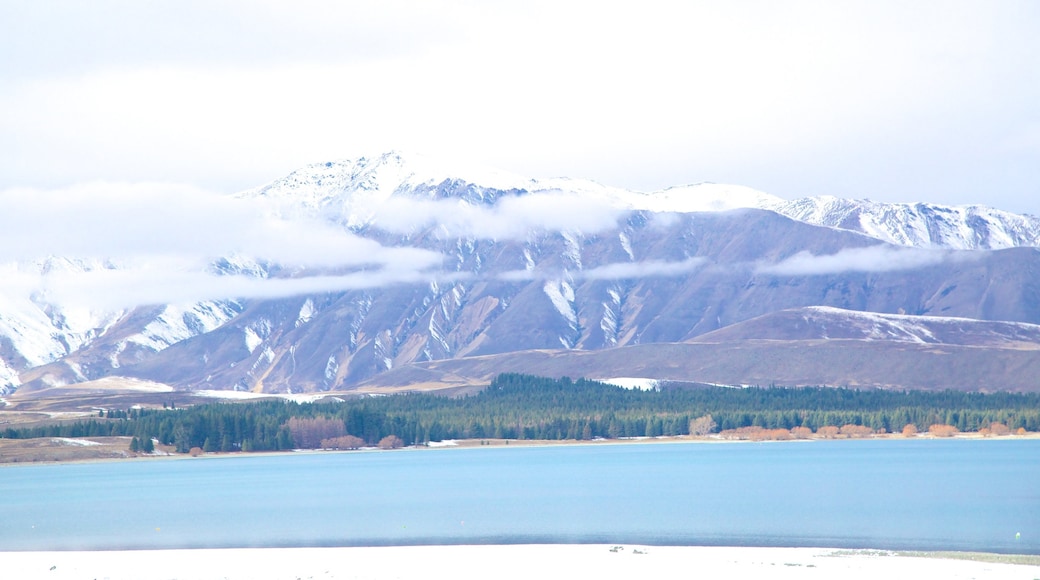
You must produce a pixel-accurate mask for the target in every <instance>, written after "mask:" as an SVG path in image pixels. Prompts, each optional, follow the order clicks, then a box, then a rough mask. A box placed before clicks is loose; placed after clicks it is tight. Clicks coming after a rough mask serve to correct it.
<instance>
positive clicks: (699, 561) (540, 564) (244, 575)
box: [0, 544, 1040, 580]
mask: <svg viewBox="0 0 1040 580" xmlns="http://www.w3.org/2000/svg"><path fill="white" fill-rule="evenodd" d="M0 559H2V561H3V566H4V570H5V571H9V572H17V576H18V578H21V579H23V580H35V579H44V578H46V579H64V578H108V579H109V580H124V579H126V580H129V579H136V580H152V579H154V580H160V579H162V580H202V579H204V578H205V579H209V578H223V579H226V580H238V579H250V580H281V579H296V578H309V579H313V580H339V579H346V578H365V579H371V580H376V579H383V578H419V577H422V578H452V579H460V580H465V579H469V578H472V579H478V578H479V579H481V580H483V579H485V578H503V579H511V578H516V579H524V580H528V579H530V578H555V577H578V578H582V577H594V578H599V579H604V580H609V579H613V578H617V579H626V580H628V579H630V578H633V577H647V576H649V577H664V576H665V575H680V576H682V577H686V576H693V577H754V578H765V579H787V578H842V579H843V580H868V579H869V580H874V579H876V578H920V577H938V578H947V579H954V580H960V579H964V580H967V579H969V578H974V579H1007V580H1012V579H1013V580H1018V579H1022V580H1030V579H1034V578H1037V577H1040V556H1015V555H1004V554H988V553H971V552H894V551H886V550H846V549H836V548H744V547H700V546H642V545H632V544H626V545H609V544H527V545H451V546H392V547H351V548H244V549H196V550H138V551H96V552H88V551H70V552H0Z"/></svg>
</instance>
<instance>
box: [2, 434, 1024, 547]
mask: <svg viewBox="0 0 1040 580" xmlns="http://www.w3.org/2000/svg"><path fill="white" fill-rule="evenodd" d="M1016 533H1017V534H1019V536H1018V538H1017V539H1016ZM586 542H603V543H612V542H616V543H642V544H675V545H738V546H835V547H857V548H883V549H949V550H985V551H998V552H1016V553H1030V554H1037V553H1040V441H1035V440H1033V441H1024V440H1017V441H1016V440H1010V441H1008V440H1002V441H969V440H951V441H935V440H930V441H899V440H895V441H832V442H831V441H813V442H792V443H758V444H755V443H750V444H728V445H727V444H720V445H700V444H674V445H657V444H648V445H601V446H572V447H538V448H535V447H524V448H518V447H514V448H502V447H496V448H476V449H454V450H420V451H410V450H403V451H396V452H372V453H368V452H356V453H341V454H332V453H300V454H293V455H283V456H266V457H236V458H224V459H209V460H184V461H147V460H145V461H127V462H113V463H92V464H68V465H43V466H12V467H5V468H2V469H0V550H64V549H127V548H184V547H249V546H261V547H270V546H354V545H388V544H453V543H586Z"/></svg>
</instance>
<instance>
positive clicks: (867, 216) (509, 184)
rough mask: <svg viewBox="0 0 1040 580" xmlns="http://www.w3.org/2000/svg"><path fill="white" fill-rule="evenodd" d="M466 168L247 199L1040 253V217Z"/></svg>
mask: <svg viewBox="0 0 1040 580" xmlns="http://www.w3.org/2000/svg"><path fill="white" fill-rule="evenodd" d="M459 165H460V164H458V163H454V164H452V163H444V162H439V161H433V160H431V159H428V158H425V157H422V156H419V155H408V156H405V155H403V154H401V153H397V152H391V153H385V154H383V155H380V156H378V157H372V158H360V159H356V160H346V161H330V162H326V163H318V164H314V165H310V166H307V167H305V168H302V169H300V170H298V171H295V172H293V173H291V174H290V175H288V176H287V177H285V178H283V179H279V180H277V181H275V182H273V183H271V184H269V185H266V186H264V187H260V188H257V189H254V190H251V191H248V192H245V193H243V194H240V195H242V196H244V197H260V198H266V199H270V200H275V201H277V202H278V203H279V204H280V207H281V208H282V210H283V211H286V212H290V213H294V212H296V213H307V214H311V215H315V214H317V215H323V216H325V217H328V218H330V219H335V220H337V221H339V222H340V223H343V224H346V225H348V226H349V227H354V228H357V227H361V226H364V225H366V224H368V223H370V222H371V220H372V218H373V216H374V215H375V213H376V212H377V210H378V207H379V205H380V204H382V203H385V202H386V201H387V200H388V199H390V198H391V197H393V196H410V197H419V198H426V199H445V198H452V199H461V200H464V201H466V202H469V203H485V204H493V203H494V202H495V201H496V200H497V199H498V198H499V197H501V196H516V195H524V194H531V193H547V192H549V193H553V192H556V193H563V194H573V195H577V196H580V197H584V198H588V199H591V200H595V201H598V202H601V203H603V204H606V205H610V206H613V207H617V208H619V209H627V210H633V211H641V210H645V211H651V212H657V213H670V212H674V213H689V212H705V211H726V210H731V209H738V208H757V209H768V210H771V211H775V212H777V213H780V214H782V215H785V216H787V217H790V218H792V219H796V220H799V221H803V222H806V223H810V224H814V225H822V226H829V227H835V228H841V229H846V230H850V231H854V232H859V233H862V234H866V235H868V236H870V237H873V238H876V239H878V240H881V241H884V242H888V243H891V244H896V245H900V246H909V247H916V248H930V249H935V248H945V249H955V250H976V249H987V250H988V249H992V250H996V249H1003V248H1013V247H1019V246H1040V218H1037V217H1034V216H1029V215H1020V214H1014V213H1011V212H1006V211H1002V210H998V209H994V208H989V207H985V206H981V205H970V206H944V205H937V204H929V203H923V202H922V203H882V202H874V201H871V200H853V199H842V198H836V197H831V196H820V197H807V198H801V199H796V200H784V199H781V198H779V197H776V196H773V195H769V194H767V193H764V192H761V191H757V190H755V189H752V188H749V187H744V186H739V185H727V184H716V183H699V184H693V185H682V186H674V187H669V188H666V189H663V190H660V191H654V192H648V193H643V192H635V191H630V190H625V189H621V188H614V187H608V186H604V185H601V184H598V183H595V182H592V181H588V180H580V179H569V178H553V179H526V178H522V177H519V176H515V175H512V174H509V173H505V172H501V171H496V170H493V169H487V168H481V167H474V166H459Z"/></svg>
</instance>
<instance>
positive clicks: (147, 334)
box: [127, 300, 241, 352]
mask: <svg viewBox="0 0 1040 580" xmlns="http://www.w3.org/2000/svg"><path fill="white" fill-rule="evenodd" d="M240 311H241V307H240V306H239V305H238V303H236V302H233V301H228V300H222V301H208V302H198V303H196V304H189V305H174V304H171V305H168V306H165V307H163V309H162V312H161V313H160V314H159V315H158V316H156V317H155V318H154V319H153V320H152V321H151V322H149V323H148V324H147V325H145V327H144V328H143V329H142V330H141V332H140V333H138V334H136V335H134V336H132V337H130V338H129V339H127V340H128V342H131V343H134V344H138V345H141V346H143V347H145V348H149V349H151V350H154V351H156V352H158V351H160V350H163V349H165V348H168V347H170V346H172V345H174V344H177V343H178V342H180V341H182V340H185V339H188V338H191V337H193V336H198V335H200V334H205V333H207V332H210V331H213V330H216V329H217V328H219V327H220V326H222V325H223V324H224V323H226V322H227V321H229V320H231V319H232V318H234V317H235V315H236V314H238V313H239V312H240Z"/></svg>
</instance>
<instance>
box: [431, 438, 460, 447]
mask: <svg viewBox="0 0 1040 580" xmlns="http://www.w3.org/2000/svg"><path fill="white" fill-rule="evenodd" d="M458 444H459V442H458V441H456V440H454V439H445V440H444V441H430V442H429V443H427V444H426V446H427V447H455V446H457V445H458Z"/></svg>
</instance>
